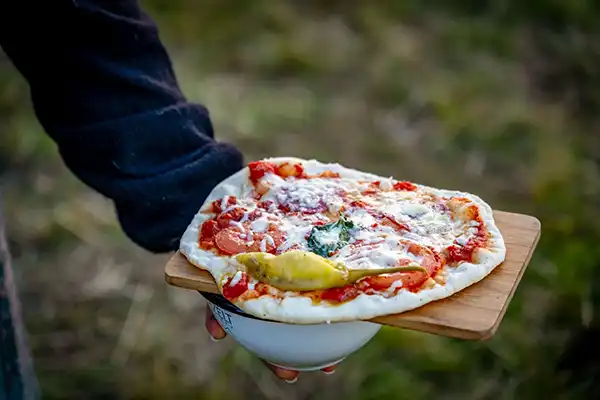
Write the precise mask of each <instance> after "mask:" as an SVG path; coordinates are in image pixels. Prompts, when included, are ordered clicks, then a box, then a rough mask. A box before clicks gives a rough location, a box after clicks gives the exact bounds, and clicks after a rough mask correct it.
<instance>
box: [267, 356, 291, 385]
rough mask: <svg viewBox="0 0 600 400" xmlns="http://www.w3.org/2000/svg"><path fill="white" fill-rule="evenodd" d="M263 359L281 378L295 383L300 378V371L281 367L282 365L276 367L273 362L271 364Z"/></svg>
mask: <svg viewBox="0 0 600 400" xmlns="http://www.w3.org/2000/svg"><path fill="white" fill-rule="evenodd" d="M261 361H262V362H263V363H264V364H265V365H266V366H267V368H269V369H270V370H271V372H273V373H274V374H275V376H276V377H278V378H279V379H283V380H284V381H286V382H287V383H294V382H296V381H297V380H298V375H299V373H298V371H294V370H291V369H285V368H281V367H276V366H274V365H273V364H269V362H267V361H265V360H261Z"/></svg>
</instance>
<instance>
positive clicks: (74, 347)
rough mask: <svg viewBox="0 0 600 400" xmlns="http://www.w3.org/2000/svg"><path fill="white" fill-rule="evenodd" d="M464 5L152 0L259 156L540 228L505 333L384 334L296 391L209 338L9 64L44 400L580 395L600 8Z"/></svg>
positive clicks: (216, 107)
mask: <svg viewBox="0 0 600 400" xmlns="http://www.w3.org/2000/svg"><path fill="white" fill-rule="evenodd" d="M455 3H456V2H455ZM465 3H467V4H470V3H473V4H472V5H470V6H469V7H466V6H460V7H458V6H451V5H450V4H452V2H434V1H403V2H389V4H396V5H388V6H384V5H383V4H385V3H383V2H372V1H367V0H364V1H362V0H354V1H345V2H344V1H335V0H329V1H325V0H321V1H317V0H311V1H303V2H294V1H291V0H286V1H266V0H255V1H251V2H250V1H245V0H228V1H216V0H205V1H196V2H191V1H186V0H178V1H172V0H169V1H167V0H146V1H143V2H142V4H144V5H145V6H146V7H147V10H148V11H149V12H150V13H151V14H152V16H154V17H155V18H156V20H157V21H158V24H159V26H160V28H161V34H162V36H163V38H164V40H165V43H166V44H167V47H168V50H169V52H170V54H171V55H172V57H173V60H174V63H175V66H176V70H177V73H178V77H179V80H180V83H181V86H182V88H183V90H184V92H185V93H186V95H188V96H189V98H190V99H192V100H194V101H198V102H202V103H203V104H205V105H206V106H207V107H208V109H209V110H210V112H211V115H212V119H213V123H214V125H215V128H216V134H217V137H218V139H219V140H223V141H229V142H232V143H234V144H236V145H237V146H238V147H239V148H240V149H241V150H242V151H243V152H244V153H245V155H246V157H247V159H248V160H251V159H256V158H259V157H264V156H277V155H290V156H300V157H310V158H317V159H321V160H324V161H335V162H340V163H342V164H346V165H349V166H352V167H354V168H359V169H364V170H369V171H373V172H375V173H380V174H384V175H393V176H395V177H397V178H399V179H407V180H413V181H417V182H420V183H424V184H428V185H432V186H439V187H443V188H456V189H461V190H464V191H471V192H474V193H477V194H479V195H480V196H482V197H483V198H485V199H486V200H488V201H489V202H490V203H491V204H492V206H493V207H494V208H496V209H503V210H510V211H514V212H522V213H529V214H533V215H535V216H537V217H538V218H539V219H540V220H541V221H542V226H543V232H542V239H541V242H540V245H539V248H538V251H537V253H536V254H535V257H534V259H533V261H532V263H531V265H530V267H529V269H528V270H527V273H526V275H525V277H524V279H523V281H522V285H521V286H520V288H519V290H518V292H517V293H516V295H515V298H514V300H513V302H512V304H511V307H510V309H509V310H508V313H507V315H506V318H505V320H504V322H503V324H502V326H501V328H500V330H499V332H498V334H497V335H496V336H495V337H494V338H493V339H492V340H490V341H487V342H483V343H475V342H465V341H460V340H453V339H448V338H443V337H437V336H432V335H427V334H421V333H415V332H410V331H402V330H398V329H392V328H383V330H382V331H381V332H380V333H379V334H378V335H377V336H376V338H375V339H374V340H373V341H372V342H370V343H369V344H368V345H367V346H366V347H365V348H363V349H362V350H360V351H359V352H357V353H355V354H353V355H352V356H351V357H349V358H348V359H347V360H346V361H345V362H344V363H343V365H341V366H340V368H339V370H338V372H337V373H336V374H335V375H332V376H325V375H322V374H305V375H302V377H301V378H300V380H299V381H298V383H296V384H295V385H287V384H285V383H282V382H279V381H277V380H276V379H275V378H273V377H272V376H271V375H270V373H269V372H268V371H266V370H265V369H264V368H263V367H262V366H261V364H260V363H259V362H258V361H257V360H256V359H254V358H253V357H252V356H250V355H249V354H248V353H247V352H245V351H244V350H243V349H241V348H240V347H239V346H237V345H236V344H235V343H234V342H233V341H232V340H231V339H228V340H226V341H224V342H222V343H218V344H215V343H212V342H211V341H209V340H208V336H207V334H206V333H205V331H204V328H203V323H202V321H203V312H204V302H203V300H202V299H201V297H200V296H199V295H197V294H195V293H194V292H190V291H185V290H181V289H175V288H172V287H168V286H167V285H166V284H165V282H164V280H163V271H162V267H163V265H164V262H165V260H166V259H167V255H161V256H156V255H151V254H148V253H146V252H144V251H143V250H140V249H139V248H137V247H135V246H134V245H133V244H132V243H131V242H130V241H128V239H127V238H126V237H125V236H124V235H123V233H122V232H121V231H120V229H119V226H118V224H117V222H116V219H115V216H114V213H113V210H112V208H111V204H110V203H109V202H108V201H107V200H106V199H104V198H102V197H101V196H99V195H98V194H96V193H95V192H93V191H92V190H90V189H89V188H87V187H85V186H84V185H83V184H82V183H80V182H79V181H77V180H76V179H75V178H74V177H73V176H72V175H71V174H70V173H69V171H68V170H67V169H66V168H65V167H64V166H63V165H62V162H61V160H60V158H59V157H58V154H57V152H56V149H55V147H54V144H53V143H52V142H51V141H50V140H49V139H48V138H47V137H46V136H45V135H44V133H43V131H42V130H41V128H40V127H39V125H38V124H37V121H36V120H35V118H34V117H33V114H32V111H31V107H30V105H29V103H28V92H27V86H26V84H25V83H24V81H23V80H22V79H21V77H20V75H18V73H17V72H16V71H15V70H14V69H13V68H12V66H11V65H10V64H9V63H8V61H6V60H3V59H2V58H0V132H1V135H2V146H1V147H0V165H1V167H0V168H1V169H3V170H5V171H6V172H5V173H4V174H3V180H2V184H3V191H4V197H5V198H4V210H5V213H6V215H7V219H8V221H7V223H8V230H9V236H10V238H11V243H10V244H11V249H12V252H13V256H14V259H15V261H14V263H15V268H16V270H17V274H18V277H19V282H20V290H21V295H22V298H23V301H24V309H25V316H26V320H27V328H28V330H29V333H30V341H31V345H32V348H33V354H34V357H35V364H36V370H37V373H38V375H39V378H40V382H41V386H42V389H43V392H44V395H45V396H44V398H46V399H106V398H111V399H133V398H135V399H171V398H172V399H181V398H194V399H262V398H265V399H291V400H295V399H298V400H299V399H326V398H329V397H331V396H339V397H340V398H344V399H347V400H353V399H361V400H370V399H382V398H383V399H412V400H418V399H448V400H452V399H457V400H463V399H543V398H548V399H579V398H585V397H582V396H584V395H583V394H582V392H578V391H577V390H576V389H575V388H567V387H565V386H564V385H563V384H562V379H561V376H559V375H557V373H556V372H555V369H554V368H555V362H556V360H557V358H558V357H559V355H560V353H561V351H562V350H563V348H564V344H565V341H566V339H567V337H568V335H569V332H571V331H573V330H574V329H575V328H577V327H579V326H581V325H582V324H586V323H588V322H589V320H590V318H591V315H592V313H593V311H594V307H596V306H597V305H598V303H597V302H596V301H593V299H592V298H591V295H592V293H591V290H590V289H591V286H592V284H591V283H590V280H591V279H592V275H591V273H592V271H593V270H594V269H595V268H597V267H598V266H599V264H600V247H598V246H597V243H598V240H600V223H599V222H598V219H597V218H596V216H597V215H599V214H598V213H599V212H600V201H598V199H599V197H598V193H599V190H600V180H599V179H598V178H599V169H598V160H600V158H599V157H598V154H599V153H598V151H599V150H600V139H599V138H598V136H597V135H596V133H597V131H598V129H597V128H598V126H599V122H600V119H599V118H598V109H599V107H598V105H599V104H600V94H599V93H600V72H598V71H599V70H598V65H600V48H599V47H598V43H600V41H598V40H597V38H598V35H597V31H598V30H600V17H599V16H598V15H599V14H598V12H596V9H595V6H593V5H592V2H578V1H574V2H564V4H563V3H558V2H553V1H541V0H538V1H532V2H529V3H520V2H517V1H501V0H497V1H490V2H465ZM584 383H585V382H584Z"/></svg>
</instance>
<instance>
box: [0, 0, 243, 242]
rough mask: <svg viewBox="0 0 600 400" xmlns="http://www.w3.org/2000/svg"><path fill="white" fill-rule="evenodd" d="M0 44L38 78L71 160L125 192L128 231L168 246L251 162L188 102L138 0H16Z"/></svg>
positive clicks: (37, 104) (43, 114)
mask: <svg viewBox="0 0 600 400" xmlns="http://www.w3.org/2000/svg"><path fill="white" fill-rule="evenodd" d="M7 3H8V4H4V5H3V6H2V7H0V46H2V48H3V50H4V52H5V53H6V54H7V55H8V57H9V58H10V59H11V60H12V62H13V63H14V65H15V66H16V68H17V69H18V70H19V71H20V72H21V74H22V75H23V76H24V77H25V79H26V80H27V82H28V83H29V87H30V90H31V98H32V102H33V106H34V109H35V113H36V116H37V118H38V120H39V121H40V123H41V125H42V127H43V128H44V130H45V131H46V132H47V133H48V135H50V137H52V139H53V140H54V141H55V142H56V144H57V146H58V149H59V151H60V154H61V156H62V158H63V160H64V162H65V164H66V165H67V166H68V168H69V169H70V170H71V171H72V172H73V173H74V174H75V175H76V176H78V177H79V178H80V179H81V180H82V181H83V182H85V183H86V184H87V185H89V186H91V187H92V188H94V189H95V190H97V191H98V192H100V193H102V194H103V195H105V196H107V197H109V198H110V199H112V200H113V201H114V204H115V207H116V210H117V214H118V217H119V221H120V223H121V226H122V227H123V230H124V231H125V233H126V234H127V235H128V236H129V237H130V238H131V239H132V240H133V241H134V242H136V243H138V244H139V245H141V246H142V247H144V248H146V249H148V250H150V251H153V252H163V251H169V250H174V249H176V248H177V246H178V243H179V238H180V237H181V235H182V233H183V231H184V230H185V228H186V226H187V224H188V223H189V222H190V220H191V219H192V217H193V215H194V213H195V212H196V211H197V209H198V208H199V206H200V205H201V204H202V202H203V200H204V199H205V198H206V196H207V195H208V193H209V192H210V191H211V189H212V188H213V187H214V186H215V185H216V184H217V183H218V182H219V181H221V180H223V179H224V178H226V177H227V176H229V175H231V174H233V173H234V172H236V171H238V170H239V169H240V168H241V167H242V163H243V159H242V155H241V154H240V152H239V151H238V150H237V149H236V148H235V147H233V146H231V145H229V144H225V143H219V142H217V141H215V139H214V138H213V128H212V125H211V122H210V118H209V115H208V112H207V110H206V109H205V107H203V106H201V105H199V104H193V103H190V102H189V101H187V100H186V98H185V97H184V95H183V94H182V92H181V90H180V88H179V86H178V83H177V81H176V78H175V75H174V72H173V69H172V66H171V62H170V59H169V57H168V55H167V53H166V51H165V48H164V46H163V45H162V43H161V41H160V39H159V35H158V31H157V28H156V26H155V24H154V23H153V21H152V20H151V19H150V18H149V17H148V16H147V15H146V14H144V13H143V12H142V10H141V9H140V7H139V5H138V3H137V1H135V0H120V1H110V0H87V1H86V0H71V1H66V0H57V1H47V0H39V1H27V0H21V1H11V2H7Z"/></svg>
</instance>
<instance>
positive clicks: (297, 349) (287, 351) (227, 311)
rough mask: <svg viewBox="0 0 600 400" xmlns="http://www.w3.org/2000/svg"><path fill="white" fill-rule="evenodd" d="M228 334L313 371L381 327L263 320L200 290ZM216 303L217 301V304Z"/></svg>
mask: <svg viewBox="0 0 600 400" xmlns="http://www.w3.org/2000/svg"><path fill="white" fill-rule="evenodd" d="M202 295H203V296H204V297H205V298H206V299H207V300H208V305H209V307H210V309H211V310H212V312H213V315H214V316H215V318H216V319H217V321H219V323H220V324H221V326H222V327H223V329H224V330H225V331H226V332H227V334H228V335H230V336H231V337H233V338H234V339H235V340H236V341H237V342H238V343H239V344H240V345H242V346H243V347H244V348H246V350H248V351H249V352H251V353H253V354H255V355H256V356H258V357H259V358H262V359H263V360H266V361H268V362H270V363H271V364H274V365H276V366H279V367H283V368H288V369H295V370H297V371H314V370H319V369H321V368H325V367H328V366H331V365H334V364H337V363H338V362H340V361H342V360H343V359H344V358H346V357H347V356H348V355H350V354H352V353H353V352H355V351H356V350H358V349H360V348H361V347H363V346H364V345H365V344H367V342H368V341H369V340H371V339H372V338H373V337H374V336H375V335H376V334H377V332H379V330H380V329H381V325H379V324H374V323H372V322H365V321H355V322H338V323H331V324H317V325H293V324H284V323H280V322H271V321H265V320H261V319H258V318H254V317H252V316H247V314H246V315H243V312H242V311H236V308H235V306H233V305H231V304H228V305H224V304H223V303H222V302H221V301H218V300H217V299H216V298H215V297H214V295H212V296H211V295H208V296H207V294H206V293H202ZM217 304H220V306H219V305H217Z"/></svg>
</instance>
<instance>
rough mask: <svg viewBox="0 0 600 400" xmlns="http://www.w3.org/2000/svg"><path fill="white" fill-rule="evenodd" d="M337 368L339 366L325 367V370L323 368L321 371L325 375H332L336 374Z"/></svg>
mask: <svg viewBox="0 0 600 400" xmlns="http://www.w3.org/2000/svg"><path fill="white" fill-rule="evenodd" d="M336 368H337V364H335V365H330V366H329V367H325V368H321V371H323V373H324V374H325V375H331V374H334V373H335V369H336Z"/></svg>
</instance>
